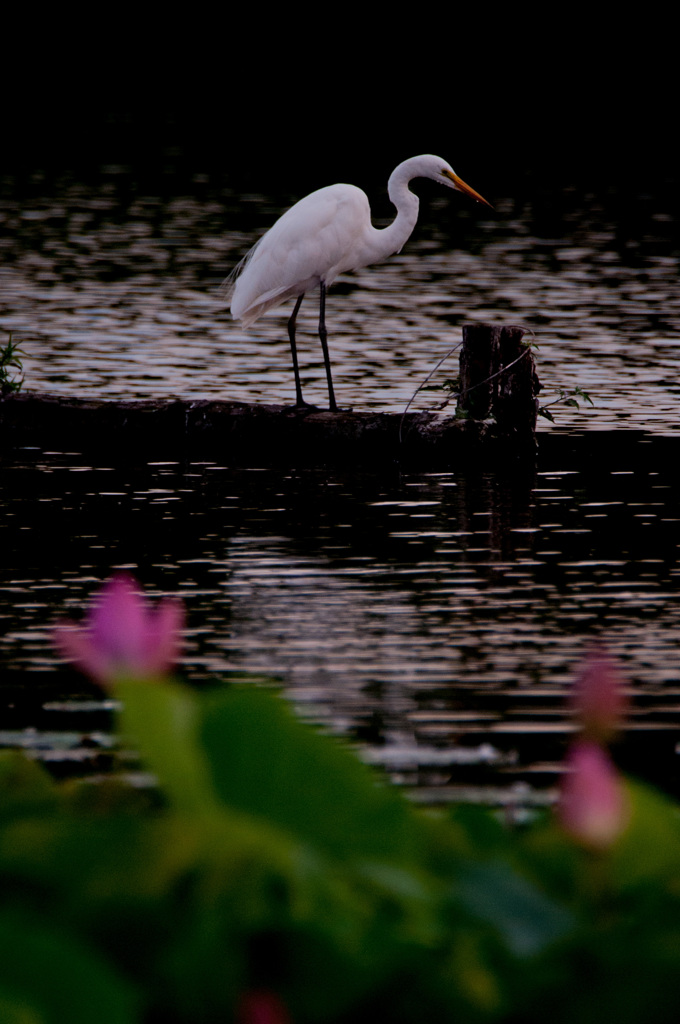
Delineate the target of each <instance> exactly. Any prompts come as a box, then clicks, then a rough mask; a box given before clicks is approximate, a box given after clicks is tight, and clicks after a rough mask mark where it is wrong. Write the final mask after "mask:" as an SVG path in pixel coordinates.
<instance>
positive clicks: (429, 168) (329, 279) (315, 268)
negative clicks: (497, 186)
mask: <svg viewBox="0 0 680 1024" xmlns="http://www.w3.org/2000/svg"><path fill="white" fill-rule="evenodd" d="M413 178H432V180H433V181H438V182H439V183H440V184H442V185H446V186H447V188H453V189H457V190H458V191H459V192H464V193H465V194H466V195H468V196H471V197H472V198H473V199H476V200H477V201H478V202H480V203H485V204H486V206H490V205H491V204H490V203H487V201H486V199H483V198H482V196H480V195H479V193H478V192H475V190H474V189H472V188H470V186H469V185H466V184H465V182H464V181H462V180H461V179H460V178H459V177H458V175H457V174H456V173H455V171H454V170H453V168H452V167H451V166H450V165H449V164H448V163H447V162H446V161H445V160H442V159H441V157H438V156H431V155H424V156H414V157H411V159H410V160H404V162H403V163H401V164H399V166H398V167H396V168H395V169H394V171H392V174H391V175H390V179H389V181H388V183H387V193H388V195H389V197H390V200H391V201H392V204H393V206H395V207H396V210H397V216H396V217H395V219H394V220H393V221H392V223H391V224H389V225H388V226H387V227H385V228H375V227H373V225H372V223H371V208H370V206H369V203H368V198H367V197H366V194H365V193H364V192H362V191H361V189H360V188H356V186H354V185H329V186H327V187H326V188H320V189H319V190H318V191H316V192H312V193H311V194H310V195H308V196H306V197H305V198H304V199H301V200H300V201H299V202H298V203H296V204H295V206H293V207H291V209H290V210H288V211H287V212H286V213H284V214H283V215H282V216H281V217H279V219H278V220H277V221H276V223H275V224H274V225H273V227H271V228H270V229H269V231H268V232H267V233H266V234H265V235H263V237H262V238H261V239H260V241H259V242H257V243H256V245H255V246H254V247H253V248H252V249H251V250H250V252H249V253H248V255H247V256H246V257H245V259H244V260H243V261H242V263H241V264H240V266H239V267H238V268H237V270H236V272H235V284H234V287H233V291H232V295H231V313H232V316H233V317H234V319H236V320H240V321H241V322H242V323H243V325H244V327H248V326H249V325H250V324H252V323H254V322H255V321H256V320H257V319H258V317H260V316H262V315H263V313H266V312H267V310H270V309H274V308H275V307H277V306H280V305H281V304H282V303H284V302H286V301H287V300H288V299H292V298H294V299H296V300H297V301H296V303H295V307H294V309H293V313H292V315H291V317H290V319H289V321H288V337H289V339H290V349H291V353H292V356H293V371H294V373H295V395H296V403H295V404H296V406H303V405H305V404H306V403H305V402H304V401H303V398H302V387H301V385H300V371H299V368H298V358H297V348H296V345H295V321H296V319H297V315H298V312H299V310H300V304H301V302H302V299H303V298H304V295H305V293H306V292H308V291H311V290H312V289H313V288H317V287H318V288H319V292H320V300H319V338H320V340H321V347H322V349H323V358H324V363H325V365H326V378H327V380H328V399H329V407H330V409H331V412H336V411H337V405H336V403H335V395H334V393H333V381H332V378H331V365H330V360H329V357H328V342H327V334H326V317H325V313H326V290H327V289H328V288H329V287H330V286H331V285H332V283H333V281H335V279H336V278H337V277H338V275H339V274H342V273H344V272H345V271H347V270H358V269H359V268H360V267H367V266H369V264H371V263H378V262H379V261H380V260H383V259H385V258H386V257H387V256H391V255H392V254H393V253H396V252H400V251H401V249H402V247H403V245H404V243H405V242H406V241H407V239H408V238H409V236H410V234H411V232H412V231H413V229H414V227H415V225H416V221H417V219H418V197H417V196H416V195H414V194H413V192H411V190H410V189H409V187H408V185H409V182H410V181H411V180H412V179H413Z"/></svg>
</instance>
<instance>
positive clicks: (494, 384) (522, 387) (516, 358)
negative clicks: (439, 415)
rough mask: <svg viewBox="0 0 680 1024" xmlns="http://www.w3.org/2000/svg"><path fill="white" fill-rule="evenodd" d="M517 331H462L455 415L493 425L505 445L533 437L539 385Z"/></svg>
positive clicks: (477, 326)
mask: <svg viewBox="0 0 680 1024" xmlns="http://www.w3.org/2000/svg"><path fill="white" fill-rule="evenodd" d="M525 334H526V331H525V330H524V328H522V327H493V326H491V325H490V324H469V325H468V326H466V327H464V328H463V345H462V349H461V354H460V395H459V398H458V408H457V413H458V416H462V417H464V418H470V419H472V420H489V419H492V420H494V421H495V423H496V426H497V430H498V434H499V436H500V437H503V438H505V439H506V440H510V439H522V438H529V437H531V436H533V434H534V432H535V430H536V417H537V415H538V398H537V395H538V392H539V390H540V387H541V384H540V381H539V379H538V376H537V375H536V366H535V363H534V357H533V354H532V352H531V349H530V348H529V347H528V346H527V345H525V344H524V343H523V340H522V339H523V338H524V335H525Z"/></svg>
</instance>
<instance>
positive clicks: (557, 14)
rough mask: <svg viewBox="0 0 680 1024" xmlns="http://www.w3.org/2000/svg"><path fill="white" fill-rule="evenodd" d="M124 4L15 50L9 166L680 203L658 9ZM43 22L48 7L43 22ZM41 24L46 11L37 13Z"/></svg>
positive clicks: (3, 170) (10, 71)
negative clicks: (131, 9) (393, 182)
mask: <svg viewBox="0 0 680 1024" xmlns="http://www.w3.org/2000/svg"><path fill="white" fill-rule="evenodd" d="M533 10H534V11H535V14H533V15H528V14H526V15H525V14H523V13H522V11H521V9H519V10H517V9H514V10H508V9H507V7H505V6H504V7H503V8H502V9H495V8H493V7H491V8H488V7H480V6H477V7H475V8H474V9H471V10H465V9H462V8H461V7H460V6H437V5H421V6H420V7H413V6H411V7H410V8H408V9H406V8H401V9H400V11H399V12H397V11H396V9H395V8H393V7H388V6H385V5H382V6H379V7H378V6H376V7H368V6H365V7H363V8H357V7H348V6H342V7H333V8H329V7H325V8H314V7H309V8H292V7H287V8H285V9H284V8H281V7H277V8H273V9H265V8H261V7H254V6H251V7H246V8H240V9H235V8H232V9H229V8H226V9H225V8H220V9H219V13H217V14H216V13H215V11H216V9H213V8H210V9H209V8H203V7H202V6H198V7H194V8H186V7H184V8H181V9H176V11H175V13H171V12H169V11H165V10H164V11H163V13H161V12H160V11H159V12H158V14H157V15H154V14H151V15H150V16H148V15H147V17H146V20H145V21H144V23H143V24H142V23H141V21H140V18H139V15H138V14H130V13H128V14H126V15H123V14H121V13H120V12H119V11H116V12H110V13H109V12H107V14H106V15H103V16H99V17H98V20H97V21H96V22H95V21H93V20H92V18H91V16H89V19H85V18H83V20H78V21H74V22H73V24H70V23H69V24H67V23H65V22H64V21H63V20H59V19H55V20H54V21H53V23H52V24H51V25H46V24H44V22H43V21H42V20H41V23H40V26H39V35H38V34H37V33H38V28H37V27H36V25H33V24H30V23H28V24H26V23H24V24H23V25H22V26H21V28H17V29H16V30H15V31H14V32H13V31H12V30H9V31H8V33H7V39H6V40H5V51H6V53H5V56H4V58H3V62H2V78H3V80H4V86H3V87H2V93H3V94H4V102H3V103H2V108H1V109H2V113H1V114H0V118H1V127H2V149H1V151H0V174H5V175H11V176H12V177H13V178H14V180H15V181H17V182H18V187H20V183H21V181H22V178H23V179H25V178H26V176H30V174H31V173H33V172H34V171H36V170H42V171H45V172H47V173H48V174H53V175H57V174H60V173H63V172H65V171H67V172H69V173H72V174H76V175H80V176H88V175H90V176H92V175H96V174H97V173H98V172H99V169H100V168H101V167H102V165H107V164H108V165H110V164H123V165H126V166H130V167H133V168H134V170H135V173H136V174H137V175H138V176H139V178H140V180H142V179H144V178H145V177H148V178H150V179H155V180H156V181H158V180H160V179H163V180H164V181H165V182H166V185H167V187H168V188H169V189H173V188H178V187H179V186H180V184H181V181H182V179H191V178H192V176H194V175H196V174H206V175H208V176H210V177H211V178H213V179H215V180H220V181H223V182H224V183H225V184H226V185H227V186H228V187H232V188H234V189H235V190H237V191H239V192H243V191H246V190H252V191H264V192H265V193H267V194H275V193H276V192H277V191H278V190H283V189H293V190H294V192H295V194H298V193H299V194H300V195H301V194H304V193H305V192H307V191H309V190H310V189H312V188H316V187H319V186H321V185H324V184H329V183H332V182H334V181H343V180H344V181H352V182H355V183H357V184H360V185H362V186H365V187H366V189H367V190H368V191H369V192H370V191H371V190H376V189H378V190H379V189H380V188H382V187H383V186H384V182H385V180H386V177H387V175H388V173H389V171H390V170H391V169H392V167H393V166H394V165H395V164H396V163H398V162H399V161H400V160H402V159H404V158H406V157H408V156H412V155H415V154H417V153H420V152H434V153H438V154H439V155H440V156H442V157H444V158H446V159H448V160H449V161H450V163H451V164H452V165H453V166H454V168H455V169H456V171H457V172H458V173H459V174H460V175H461V176H462V177H463V178H464V179H465V180H466V181H468V182H469V183H470V184H472V185H473V187H475V188H476V189H477V190H478V191H480V192H481V193H482V194H483V195H485V196H487V197H488V198H489V199H490V201H491V202H494V199H498V198H500V197H502V196H517V197H518V198H519V199H523V198H525V197H529V198H531V197H539V198H540V197H544V200H543V201H544V202H545V201H551V200H550V197H552V199H553V200H554V201H555V203H559V202H560V197H561V196H563V195H564V193H565V190H566V191H568V190H569V189H570V188H574V187H576V188H578V189H580V190H585V191H588V192H592V193H594V194H597V195H599V196H606V195H609V194H614V193H616V194H617V195H618V196H619V201H620V196H621V195H622V194H623V195H625V194H626V193H630V194H631V195H638V194H640V193H643V194H648V195H650V194H651V195H656V196H659V197H661V198H663V199H664V201H666V202H669V203H671V204H673V203H675V202H676V201H677V200H676V193H677V179H678V173H677V166H678V159H677V157H676V155H675V149H676V145H677V141H676V140H677V133H678V127H677V93H678V88H677V72H676V64H677V58H676V56H675V53H674V50H673V48H672V47H673V43H672V39H673V37H674V32H672V31H671V28H670V26H669V25H667V24H665V23H664V22H663V20H660V19H659V17H658V16H656V13H655V11H654V9H653V8H648V9H645V10H637V12H636V21H635V22H634V23H633V22H630V23H629V22H627V21H625V19H624V18H622V16H621V15H620V13H619V11H620V9H619V8H618V7H617V8H616V9H614V8H612V11H614V10H616V12H617V13H616V14H614V13H612V14H610V15H607V14H606V11H605V9H600V8H594V7H593V8H590V9H580V10H574V9H573V8H564V7H561V8H559V9H558V8H556V7H552V6H547V5H544V6H543V7H542V8H534V9H533ZM41 18H42V16H41ZM36 20H37V18H36Z"/></svg>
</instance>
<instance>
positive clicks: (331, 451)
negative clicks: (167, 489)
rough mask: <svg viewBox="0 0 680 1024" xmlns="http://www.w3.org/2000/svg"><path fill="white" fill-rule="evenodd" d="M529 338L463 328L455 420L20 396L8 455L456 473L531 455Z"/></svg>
mask: <svg viewBox="0 0 680 1024" xmlns="http://www.w3.org/2000/svg"><path fill="white" fill-rule="evenodd" d="M523 333H524V332H523V331H522V330H521V329H520V328H499V327H493V326H490V325H486V324H475V325H472V326H470V327H467V328H465V329H464V332H463V336H464V337H463V347H462V352H461V356H460V367H461V395H460V398H459V401H458V409H457V412H456V415H455V416H446V415H442V414H439V413H436V412H414V413H411V412H409V413H407V414H405V415H402V414H400V413H375V412H354V411H339V412H334V413H331V412H327V411H325V410H321V409H314V408H312V407H305V408H302V409H297V408H294V407H290V406H280V405H248V404H246V403H244V402H225V401H195V400H182V399H152V400H141V401H124V402H119V401H96V400H88V399H76V398H71V397H63V396H59V395H50V394H40V393H36V392H30V391H22V392H20V393H19V394H12V395H6V396H4V397H2V398H1V399H0V451H2V450H7V449H9V448H11V447H24V448H26V447H27V446H35V447H36V448H37V449H42V450H46V449H47V450H51V451H69V452H87V453H88V455H89V454H90V453H95V454H97V455H100V456H101V457H103V458H109V459H115V460H117V461H119V462H120V461H121V460H122V461H132V460H138V459H143V458H149V457H163V458H171V459H192V458H217V459H220V460H221V461H224V462H225V463H226V464H236V465H271V464H279V465H281V464H283V465H286V464H288V465H296V464H305V465H324V464H333V463H339V464H345V465H352V466H359V465H374V466H376V465H391V464H398V465H413V466H418V467H424V466H428V467H432V466H446V467H449V466H456V465H459V464H462V463H464V462H465V461H467V460H469V459H470V458H473V459H474V460H475V461H478V460H479V459H480V458H485V457H488V458H493V457H494V456H495V455H496V454H497V453H498V452H499V451H501V450H503V451H504V452H505V453H507V444H508V442H510V443H511V444H512V446H513V451H520V450H521V449H522V448H523V447H526V446H528V448H529V449H531V450H533V445H534V431H535V426H536V409H537V401H536V397H535V394H536V390H537V387H538V381H537V378H536V374H535V370H534V364H533V358H532V355H531V352H530V351H529V350H528V349H526V348H525V347H524V346H523V345H522V344H521V340H522V335H523ZM506 368H507V369H506Z"/></svg>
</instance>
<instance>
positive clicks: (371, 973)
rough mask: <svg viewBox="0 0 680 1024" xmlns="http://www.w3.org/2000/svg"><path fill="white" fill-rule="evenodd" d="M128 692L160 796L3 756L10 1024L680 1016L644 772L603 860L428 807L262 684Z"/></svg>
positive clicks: (5, 976)
mask: <svg viewBox="0 0 680 1024" xmlns="http://www.w3.org/2000/svg"><path fill="white" fill-rule="evenodd" d="M116 697H117V698H119V700H120V702H121V706H122V711H121V720H120V723H119V725H120V732H121V734H122V736H123V737H125V738H126V739H127V740H128V741H129V742H131V743H133V744H134V746H135V748H136V749H137V750H138V751H139V752H140V754H141V757H142V760H143V762H144V763H145V764H146V766H147V767H148V768H149V770H150V771H151V772H153V774H154V776H155V778H156V779H157V782H158V789H157V790H156V789H153V788H150V787H148V788H140V787H135V786H133V785H132V784H131V783H129V782H126V781H125V778H124V777H121V778H120V779H115V778H113V779H111V780H109V781H106V782H103V783H98V784H94V783H92V782H86V781H84V782H77V783H74V782H69V783H56V782H54V781H53V780H52V779H51V778H50V777H49V776H48V775H47V774H46V773H45V772H44V771H43V770H42V769H41V768H40V767H39V766H38V765H37V764H36V763H34V762H31V761H30V760H28V759H27V758H25V757H24V756H22V755H21V754H7V755H5V756H4V757H3V758H2V760H1V762H0V885H1V887H2V899H1V903H0V907H1V911H0V1021H2V1022H3V1024H64V1022H68V1024H85V1022H87V1024H92V1022H93V1021H96V1022H98V1024H132V1022H144V1024H156V1022H159V1024H160V1022H161V1021H162V1022H164V1024H173V1022H177V1024H179V1022H192V1024H199V1022H216V1021H222V1022H224V1021H226V1022H228V1021H231V1020H240V1021H252V1022H256V1021H257V1022H261V1024H267V1022H271V1024H274V1022H282V1021H284V1020H289V1021H293V1022H296V1024H299V1022H317V1021H318V1022H321V1021H329V1022H347V1024H349V1022H350V1021H351V1022H353V1024H360V1022H363V1021H366V1022H369V1021H370V1022H376V1021H377V1022H381V1021H386V1022H387V1021H389V1022H397V1024H399V1022H404V1024H405V1022H419V1024H420V1022H423V1021H455V1022H486V1021H504V1022H518V1024H519V1022H522V1024H525V1022H532V1021H536V1022H539V1021H540V1022H541V1024H544V1022H545V1021H551V1022H554V1024H558V1022H561V1021H565V1022H566V1021H569V1022H573V1021H578V1022H580V1024H587V1022H590V1021H598V1022H599V1021H600V1020H601V1019H602V1016H603V1014H606V1015H607V1019H613V1020H617V1021H619V1022H621V1021H647V1020H650V1019H651V1020H654V1021H655V1022H656V1024H658V1022H662V1021H674V1022H675V1021H676V1020H677V1019H678V1016H679V1014H680V986H679V984H678V978H679V977H680V816H679V814H678V807H677V806H676V805H675V804H674V803H673V802H671V801H669V800H667V799H665V798H664V797H662V796H660V795H659V794H657V793H655V792H653V791H650V790H648V789H646V788H644V787H642V786H640V785H637V784H632V783H630V782H626V784H625V785H626V792H627V799H628V802H629V807H630V813H629V821H628V825H627V827H626V828H625V830H624V831H623V832H622V833H621V834H620V835H619V836H618V838H617V839H616V840H615V841H614V842H613V843H612V844H611V845H610V846H609V847H608V849H607V850H606V851H600V852H599V853H594V852H592V851H588V850H586V849H584V848H582V847H581V846H579V845H578V844H577V843H575V842H574V841H573V840H571V839H569V838H568V836H567V835H566V834H565V833H564V831H563V830H562V829H561V828H560V826H559V824H558V823H557V822H555V821H554V820H553V818H552V816H551V815H546V817H545V819H543V820H538V821H536V822H534V823H533V824H532V825H531V826H530V827H527V828H524V829H517V828H510V827H507V826H506V825H504V824H503V822H502V821H501V820H499V819H498V817H497V816H496V815H495V814H494V813H492V812H491V811H487V810H484V809H481V808H470V807H457V808H454V809H452V810H450V811H436V812H435V811H432V810H427V809H422V808H418V807H415V806H413V805H412V804H411V803H410V802H409V801H408V799H407V798H406V797H405V796H404V795H403V794H402V793H401V792H399V791H398V790H396V789H395V788H394V787H392V786H390V785H389V784H387V783H386V782H384V781H383V779H382V778H381V777H380V776H379V775H378V774H376V773H375V772H374V771H373V770H372V769H370V768H368V767H367V766H365V765H364V764H363V763H362V762H361V761H360V760H359V759H358V758H357V757H356V756H355V754H354V753H353V752H352V751H351V750H350V749H349V748H348V747H347V746H346V745H345V744H344V743H342V742H340V741H338V740H336V739H333V738H330V737H328V736H325V735H322V734H320V732H319V731H318V730H317V729H315V728H314V727H312V726H310V725H307V724H305V723H303V722H301V721H299V720H298V719H297V717H296V716H295V715H294V713H293V712H292V710H291V709H290V708H289V706H288V704H287V703H286V701H285V700H284V699H283V698H281V697H280V696H279V695H278V694H276V693H274V692H272V691H269V690H267V689H264V688H262V687H259V686H255V685H250V686H234V687H231V688H229V689H226V690H221V691H219V692H211V693H198V692H194V691H193V690H191V689H189V688H186V687H183V686H180V685H179V684H177V683H175V682H173V681H171V680H170V681H157V682H143V681H135V682H130V681H129V682H121V683H119V684H118V685H117V686H116ZM258 993H267V994H269V995H272V996H273V998H272V999H271V1000H270V1001H269V1002H266V1001H262V1000H261V1001H260V1003H257V999H255V1001H254V1002H253V996H257V994H258ZM249 999H250V1000H251V1001H250V1002H249V1001H248V1000H249ZM253 1006H255V1007H256V1009H255V1010H253Z"/></svg>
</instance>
